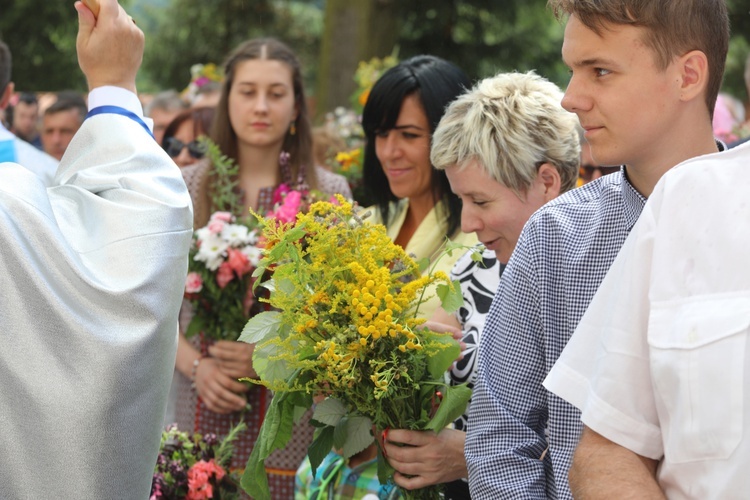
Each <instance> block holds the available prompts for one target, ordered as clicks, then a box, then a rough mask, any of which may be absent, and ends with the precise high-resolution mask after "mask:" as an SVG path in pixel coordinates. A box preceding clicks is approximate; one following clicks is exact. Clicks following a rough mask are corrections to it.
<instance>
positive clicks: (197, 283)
mask: <svg viewBox="0 0 750 500" xmlns="http://www.w3.org/2000/svg"><path fill="white" fill-rule="evenodd" d="M201 290H203V278H201V275H200V274H198V273H188V275H187V278H186V279H185V292H186V293H199V292H200V291H201Z"/></svg>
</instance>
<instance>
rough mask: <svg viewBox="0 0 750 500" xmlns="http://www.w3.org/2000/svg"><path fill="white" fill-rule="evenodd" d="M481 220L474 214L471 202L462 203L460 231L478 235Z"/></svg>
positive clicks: (480, 228)
mask: <svg viewBox="0 0 750 500" xmlns="http://www.w3.org/2000/svg"><path fill="white" fill-rule="evenodd" d="M482 227H483V226H482V219H481V218H480V217H478V216H477V214H475V213H474V210H473V208H472V206H471V202H464V204H463V206H462V207H461V231H463V232H464V233H478V232H479V231H481V230H482Z"/></svg>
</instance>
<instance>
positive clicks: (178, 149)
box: [164, 137, 206, 160]
mask: <svg viewBox="0 0 750 500" xmlns="http://www.w3.org/2000/svg"><path fill="white" fill-rule="evenodd" d="M184 148H187V150H188V153H189V154H190V156H192V157H193V158H195V159H196V160H199V159H201V158H203V157H204V156H205V155H206V148H205V146H204V145H203V143H202V142H200V141H197V140H196V141H190V142H189V143H187V144H185V143H184V142H182V141H181V140H179V139H177V138H176V137H168V138H167V139H166V140H165V144H164V151H166V152H167V154H168V155H169V156H171V157H172V158H176V157H177V156H180V153H182V150H183V149H184Z"/></svg>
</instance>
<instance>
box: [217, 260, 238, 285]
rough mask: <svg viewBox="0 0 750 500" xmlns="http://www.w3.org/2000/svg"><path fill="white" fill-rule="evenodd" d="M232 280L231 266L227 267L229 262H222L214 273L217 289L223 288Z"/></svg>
mask: <svg viewBox="0 0 750 500" xmlns="http://www.w3.org/2000/svg"><path fill="white" fill-rule="evenodd" d="M233 279H234V272H233V271H232V266H230V265H229V262H223V263H222V264H221V265H220V266H219V270H218V271H217V273H216V283H217V284H218V285H219V288H224V287H225V286H227V285H228V284H229V282H230V281H232V280H233Z"/></svg>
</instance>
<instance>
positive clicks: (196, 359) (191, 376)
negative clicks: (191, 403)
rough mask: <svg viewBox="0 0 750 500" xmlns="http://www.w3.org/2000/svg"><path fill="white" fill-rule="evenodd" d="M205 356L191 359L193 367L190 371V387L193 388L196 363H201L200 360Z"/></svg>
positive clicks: (196, 371) (196, 370)
mask: <svg viewBox="0 0 750 500" xmlns="http://www.w3.org/2000/svg"><path fill="white" fill-rule="evenodd" d="M204 357H205V356H203V355H201V356H198V357H197V358H195V360H194V361H193V368H192V370H191V371H190V388H191V389H193V390H195V375H196V374H197V373H198V365H200V364H201V361H203V358H204Z"/></svg>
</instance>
